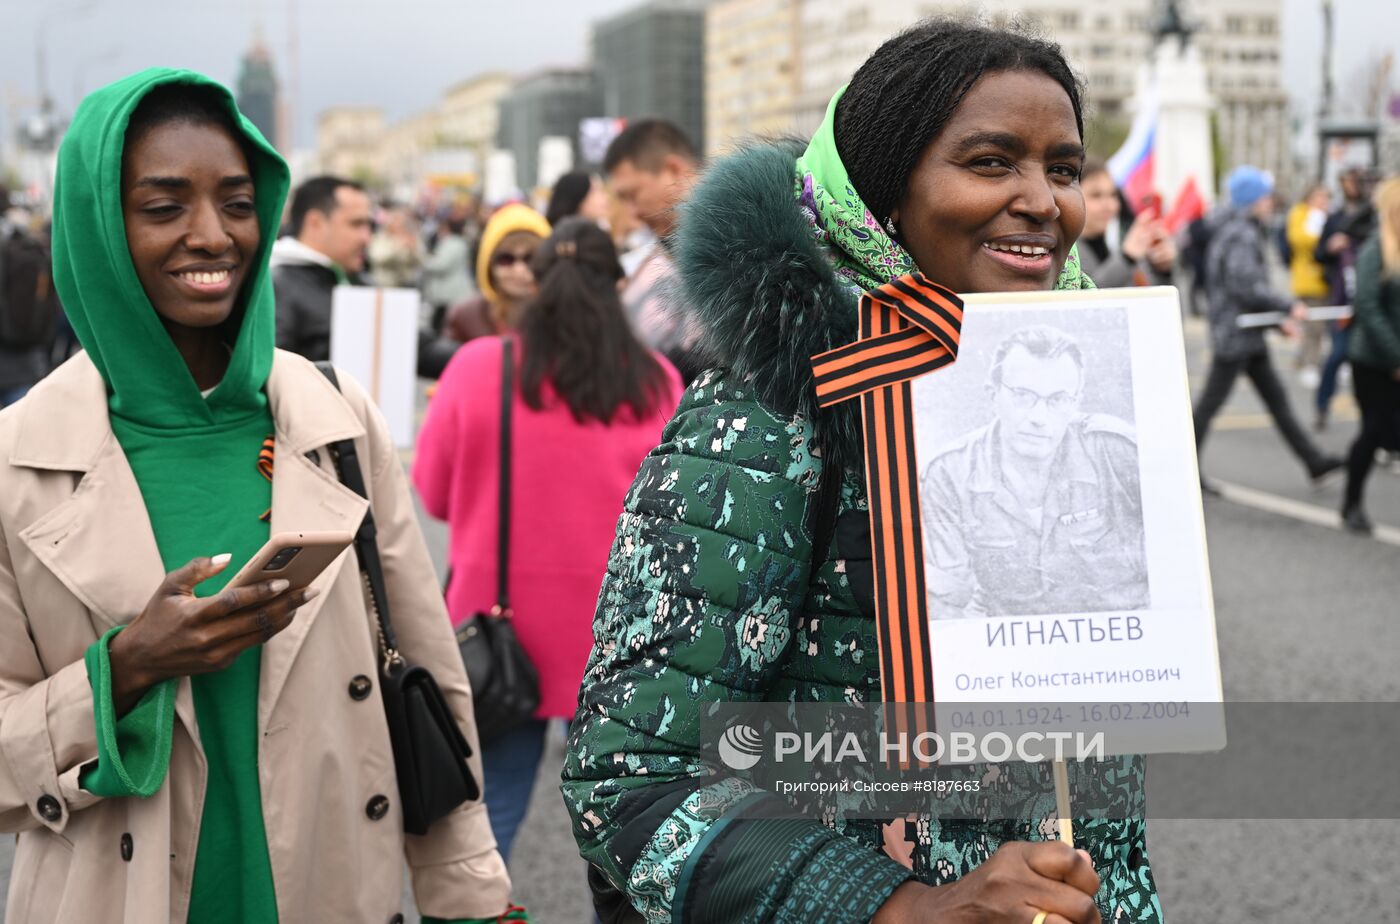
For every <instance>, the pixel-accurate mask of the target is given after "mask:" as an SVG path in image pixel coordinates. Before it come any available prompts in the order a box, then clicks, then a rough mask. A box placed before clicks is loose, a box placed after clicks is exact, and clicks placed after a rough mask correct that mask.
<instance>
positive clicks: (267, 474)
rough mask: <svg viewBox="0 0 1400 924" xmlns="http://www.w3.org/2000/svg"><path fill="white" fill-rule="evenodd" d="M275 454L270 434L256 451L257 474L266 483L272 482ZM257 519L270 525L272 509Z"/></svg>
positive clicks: (275, 444) (273, 438)
mask: <svg viewBox="0 0 1400 924" xmlns="http://www.w3.org/2000/svg"><path fill="white" fill-rule="evenodd" d="M276 453H277V440H276V438H275V437H274V436H273V435H272V434H269V435H268V437H267V438H266V439H264V440H263V444H262V449H260V450H258V472H259V473H260V474H261V475H262V476H263V477H264V478H266V479H267V480H268V481H271V480H272V470H273V466H274V465H275V456H276ZM258 519H259V520H262V521H263V522H264V523H271V522H272V508H271V507H269V508H267V512H266V513H264V514H263V515H262V516H260V517H258Z"/></svg>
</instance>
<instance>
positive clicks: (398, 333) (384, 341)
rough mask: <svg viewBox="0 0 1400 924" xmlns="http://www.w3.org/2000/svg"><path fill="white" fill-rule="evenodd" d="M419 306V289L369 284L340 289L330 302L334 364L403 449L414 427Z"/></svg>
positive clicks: (409, 443)
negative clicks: (353, 383) (365, 395)
mask: <svg viewBox="0 0 1400 924" xmlns="http://www.w3.org/2000/svg"><path fill="white" fill-rule="evenodd" d="M418 303H419V295H418V290H416V289H382V288H370V287H368V286H336V287H335V294H334V296H333V298H332V301H331V362H332V363H334V364H335V366H336V368H338V369H343V370H345V371H346V372H347V373H349V374H350V375H352V376H354V377H355V379H356V381H358V382H359V383H360V384H361V385H363V386H364V388H365V390H366V391H368V392H369V395H370V397H371V398H373V399H374V402H375V403H376V404H378V405H379V409H380V411H382V412H383V413H384V417H385V419H386V420H387V421H388V422H389V432H390V434H391V435H392V436H393V438H394V445H396V446H398V447H400V448H407V447H409V446H412V445H413V437H414V429H415V427H414V422H415V416H416V411H417V406H416V389H417V382H418V371H417V370H418V307H419V304H418Z"/></svg>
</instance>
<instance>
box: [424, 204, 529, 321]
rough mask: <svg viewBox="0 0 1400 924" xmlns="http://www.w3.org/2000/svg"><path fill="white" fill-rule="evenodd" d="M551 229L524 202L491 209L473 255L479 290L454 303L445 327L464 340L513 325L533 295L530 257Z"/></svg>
mask: <svg viewBox="0 0 1400 924" xmlns="http://www.w3.org/2000/svg"><path fill="white" fill-rule="evenodd" d="M549 233H550V227H549V222H548V221H546V220H545V217H544V216H543V215H541V214H540V213H539V212H537V211H535V210H534V209H532V208H530V207H529V206H528V205H520V204H519V203H512V204H510V205H507V206H504V207H503V208H501V209H499V210H498V211H497V212H496V214H494V215H492V216H491V220H490V221H488V222H487V223H486V229H485V230H484V231H483V232H482V233H481V247H480V248H479V249H478V250H477V255H476V285H477V288H478V289H479V290H480V294H479V295H476V296H474V297H472V298H469V299H467V300H466V301H463V302H459V303H458V304H456V305H453V306H452V308H451V310H449V311H448V313H447V323H446V325H445V333H446V334H447V335H448V336H449V337H451V338H452V339H454V340H457V341H459V342H461V343H466V342H467V341H468V340H474V339H476V338H477V337H492V336H497V335H500V334H504V333H508V332H509V331H511V330H513V329H514V328H515V322H516V319H518V318H519V316H520V311H521V309H522V308H524V307H525V303H526V302H528V301H529V300H530V299H531V298H533V297H534V295H535V276H534V273H533V272H531V270H530V260H531V259H532V258H533V257H534V255H535V251H536V250H537V249H538V248H539V246H540V243H541V242H542V241H543V240H544V239H545V238H547V237H549Z"/></svg>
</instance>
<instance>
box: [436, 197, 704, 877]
mask: <svg viewBox="0 0 1400 924" xmlns="http://www.w3.org/2000/svg"><path fill="white" fill-rule="evenodd" d="M531 265H532V268H533V270H534V272H535V276H536V278H537V279H538V280H539V294H538V295H537V296H536V298H535V299H534V301H533V302H532V303H531V304H529V305H528V306H527V307H526V308H525V310H524V312H523V313H522V315H521V318H520V323H519V327H518V330H519V336H518V338H506V339H503V338H500V337H483V338H478V339H476V340H473V341H471V342H469V343H467V344H466V345H465V346H463V347H462V348H461V349H460V350H459V351H458V352H457V354H456V356H454V357H453V358H452V361H451V363H449V364H448V366H447V369H446V371H445V372H444V373H443V376H442V379H441V380H440V382H439V383H438V388H437V392H436V394H435V395H434V397H433V400H432V403H431V405H430V407H429V410H428V416H427V420H426V421H424V424H423V430H422V432H421V433H420V434H419V437H418V451H417V456H416V458H415V461H414V464H413V482H414V484H415V485H416V486H417V488H418V493H419V495H420V496H421V497H422V500H423V506H424V507H425V508H426V509H427V511H428V513H429V514H431V515H432V516H434V517H437V518H438V519H442V520H446V521H447V522H448V524H449V526H450V528H451V542H450V554H449V561H450V565H451V578H450V579H449V582H448V588H447V608H448V611H449V612H450V613H451V616H452V621H453V624H454V626H456V625H460V624H461V623H462V622H463V621H465V620H466V619H467V618H468V617H470V616H471V615H472V614H473V613H478V612H485V611H488V610H489V609H490V608H491V606H492V604H494V603H495V602H496V566H497V516H498V507H499V502H498V490H499V477H500V463H499V453H500V439H501V437H500V426H501V404H502V401H501V399H502V395H501V387H502V385H501V372H502V357H503V351H504V350H506V349H510V350H512V351H513V353H514V357H515V369H516V374H515V376H514V387H513V391H514V405H513V408H512V421H511V427H512V430H513V436H512V438H511V479H512V488H511V494H512V497H511V504H510V505H511V511H510V522H511V529H510V555H509V570H508V574H509V592H510V601H511V604H512V606H513V608H514V612H515V617H514V619H515V622H514V624H515V630H516V633H517V635H518V636H519V638H520V642H521V644H522V645H523V646H524V648H525V650H526V652H527V653H528V654H529V655H530V658H531V660H532V661H533V662H534V664H535V667H536V668H537V670H538V671H539V675H540V708H539V710H538V711H537V712H536V714H535V719H534V721H532V722H528V723H526V724H525V725H523V726H520V727H518V728H516V729H515V730H513V731H509V732H505V733H503V734H501V735H500V736H499V737H497V738H495V739H493V740H491V741H489V742H486V743H485V744H483V747H482V750H483V760H484V764H485V774H486V804H487V809H488V810H489V813H490V816H491V827H492V828H493V829H494V831H495V833H496V839H497V841H498V842H499V844H500V850H501V855H502V856H503V857H506V858H507V859H509V857H510V848H511V843H512V842H513V840H514V838H515V832H516V830H517V829H518V827H519V825H520V822H521V820H522V819H523V817H524V815H525V810H526V807H527V806H528V803H529V797H530V790H531V787H532V785H533V783H534V779H535V772H536V770H537V769H538V766H539V762H540V758H541V755H542V753H543V747H544V735H545V729H546V725H547V720H549V719H551V718H563V719H569V718H572V717H573V714H574V710H575V707H576V705H577V701H578V689H579V684H580V683H581V682H582V680H583V670H584V664H585V662H586V661H587V660H588V653H589V651H590V650H591V649H592V646H593V632H592V626H593V610H594V607H595V606H596V604H597V601H598V588H599V586H600V585H601V583H602V579H603V573H604V572H605V571H606V570H607V560H608V550H609V547H610V546H611V544H612V539H613V534H614V530H615V528H616V525H617V518H618V516H619V514H620V513H621V511H622V505H623V498H624V496H625V495H626V493H627V489H628V488H629V487H630V486H631V484H632V480H633V478H635V477H636V474H637V469H638V468H639V467H640V465H641V462H642V458H643V457H644V456H645V455H646V454H647V453H648V452H649V451H651V449H653V448H654V447H655V446H656V445H657V444H658V443H659V442H660V441H661V431H662V429H663V428H664V427H665V426H666V423H667V421H668V420H670V417H671V414H672V412H674V411H675V408H676V404H677V402H678V401H679V400H680V392H681V384H680V378H679V376H677V374H676V371H675V370H674V369H673V368H672V367H671V366H670V364H668V363H667V362H666V360H665V359H664V358H662V357H661V356H660V355H659V354H655V353H652V352H650V351H649V350H647V349H646V348H645V347H644V346H642V345H641V343H639V342H638V341H637V339H636V338H635V337H634V336H633V334H632V332H631V330H630V328H629V327H628V324H627V319H626V317H625V315H624V314H623V310H622V305H621V303H620V302H619V300H618V295H617V285H618V281H619V280H620V279H622V276H623V273H622V267H621V266H620V265H619V264H618V261H617V251H616V249H615V248H614V247H613V243H612V240H611V238H609V237H608V235H607V233H606V232H604V231H602V230H601V229H599V228H598V227H597V225H595V224H593V223H592V222H590V221H587V220H585V219H567V220H565V221H563V222H561V223H560V224H559V227H558V228H557V229H555V231H554V233H553V235H552V236H550V238H549V239H548V240H546V241H544V242H543V243H542V244H541V245H540V249H539V251H538V252H537V253H536V254H535V256H534V259H533V260H532V261H531Z"/></svg>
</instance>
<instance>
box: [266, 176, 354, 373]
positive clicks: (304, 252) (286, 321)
mask: <svg viewBox="0 0 1400 924" xmlns="http://www.w3.org/2000/svg"><path fill="white" fill-rule="evenodd" d="M290 230H291V236H290V237H284V238H282V239H281V240H279V241H278V242H277V243H276V245H274V246H273V248H272V283H273V287H274V289H275V290H276V292H277V345H278V346H279V347H281V348H282V349H284V350H291V351H292V352H293V353H300V354H301V355H302V356H305V357H306V358H307V359H310V360H313V361H320V360H327V359H330V352H331V292H332V290H334V289H335V287H336V285H337V284H339V283H343V282H348V283H351V284H355V283H358V281H359V279H358V274H359V273H360V272H361V271H362V270H363V269H364V267H365V248H366V247H368V246H369V239H370V234H371V231H372V227H371V222H370V202H369V196H367V195H366V194H365V191H364V190H363V189H362V188H361V187H360V186H359V184H357V183H352V182H350V181H349V180H343V179H341V178H339V177H334V176H317V177H312V178H311V179H309V180H307V181H306V182H305V183H302V184H301V185H300V186H298V187H297V190H296V192H295V193H293V194H292V213H291V229H290Z"/></svg>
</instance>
